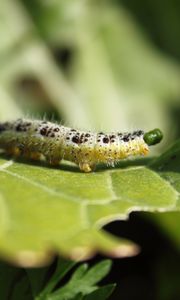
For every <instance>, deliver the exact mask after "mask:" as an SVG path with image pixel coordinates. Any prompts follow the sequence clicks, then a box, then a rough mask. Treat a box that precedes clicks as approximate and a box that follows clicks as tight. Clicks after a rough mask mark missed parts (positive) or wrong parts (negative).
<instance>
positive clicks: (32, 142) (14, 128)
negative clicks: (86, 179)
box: [0, 119, 149, 172]
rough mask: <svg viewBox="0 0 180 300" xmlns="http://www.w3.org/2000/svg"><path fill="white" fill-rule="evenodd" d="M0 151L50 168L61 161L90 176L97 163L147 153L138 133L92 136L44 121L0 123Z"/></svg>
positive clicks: (96, 134)
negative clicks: (38, 161) (43, 161)
mask: <svg viewBox="0 0 180 300" xmlns="http://www.w3.org/2000/svg"><path fill="white" fill-rule="evenodd" d="M0 149H4V151H5V152H6V153H8V154H11V155H13V156H24V157H26V158H29V159H36V160H39V159H41V157H42V156H43V157H45V159H46V160H47V161H48V162H49V163H50V164H53V165H58V164H59V163H60V161H61V160H62V159H65V160H68V161H71V162H74V163H76V164H77V165H78V166H79V168H80V170H82V171H84V172H90V171H92V170H93V168H94V166H95V165H97V164H98V163H107V164H109V165H114V164H115V163H116V162H118V161H119V160H121V159H124V158H126V157H129V156H134V155H146V154H147V153H148V151H149V147H148V144H147V143H146V142H145V140H144V132H143V131H142V130H138V131H134V132H132V133H120V132H116V133H113V132H112V133H108V134H106V133H103V132H99V133H93V132H84V131H78V130H76V129H72V128H68V127H65V126H61V125H57V124H54V123H51V122H47V121H39V120H37V121H35V120H33V121H32V120H24V119H18V120H16V121H14V122H6V123H0Z"/></svg>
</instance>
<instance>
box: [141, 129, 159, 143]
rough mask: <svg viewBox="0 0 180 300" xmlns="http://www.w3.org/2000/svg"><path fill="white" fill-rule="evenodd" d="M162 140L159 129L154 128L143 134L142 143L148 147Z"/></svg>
mask: <svg viewBox="0 0 180 300" xmlns="http://www.w3.org/2000/svg"><path fill="white" fill-rule="evenodd" d="M162 138H163V133H162V131H161V130H160V129H158V128H156V129H154V130H151V131H149V132H146V133H145V134H144V141H145V143H146V144H148V145H149V146H151V145H156V144H158V143H159V142H160V141H161V140H162Z"/></svg>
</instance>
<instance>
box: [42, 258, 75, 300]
mask: <svg viewBox="0 0 180 300" xmlns="http://www.w3.org/2000/svg"><path fill="white" fill-rule="evenodd" d="M74 265H75V262H73V261H70V260H65V259H62V258H61V259H60V260H58V263H57V266H56V270H55V272H54V274H53V276H52V277H51V280H50V281H49V282H48V283H47V284H46V287H45V288H44V289H43V291H42V292H41V293H40V294H39V295H38V297H37V300H44V299H45V297H46V296H47V295H48V294H49V293H50V292H52V291H53V289H54V288H55V286H56V285H57V283H58V282H59V281H60V280H62V278H63V277H64V276H65V275H66V274H67V273H68V272H69V271H70V270H71V269H72V268H73V266H74Z"/></svg>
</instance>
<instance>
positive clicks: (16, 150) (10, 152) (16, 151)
mask: <svg viewBox="0 0 180 300" xmlns="http://www.w3.org/2000/svg"><path fill="white" fill-rule="evenodd" d="M6 153H7V155H10V156H13V157H15V158H17V157H19V156H20V155H21V150H20V149H19V148H18V147H12V148H8V149H6Z"/></svg>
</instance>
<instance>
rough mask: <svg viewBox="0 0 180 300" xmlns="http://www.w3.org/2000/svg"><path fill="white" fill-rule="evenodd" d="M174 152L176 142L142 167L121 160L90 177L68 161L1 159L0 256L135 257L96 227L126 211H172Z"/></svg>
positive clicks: (41, 259) (27, 262)
mask: <svg viewBox="0 0 180 300" xmlns="http://www.w3.org/2000/svg"><path fill="white" fill-rule="evenodd" d="M179 149H180V147H179V142H178V143H177V144H176V145H175V146H173V147H172V148H171V149H170V150H168V151H167V152H166V153H165V154H163V155H162V157H160V158H157V159H155V160H152V161H150V163H149V164H146V165H144V166H143V165H142V166H139V165H137V166H135V163H136V162H135V161H134V162H133V165H134V166H131V167H130V164H131V162H125V163H124V164H123V163H122V164H119V166H117V168H114V169H105V168H104V169H103V168H98V169H97V171H96V172H93V173H90V174H84V173H81V172H80V171H79V170H78V169H77V168H76V167H75V166H72V165H70V164H68V163H65V164H63V165H61V166H60V167H58V168H49V167H48V166H46V165H43V163H42V164H41V163H39V164H30V163H29V164H27V163H26V164H25V163H24V162H13V161H8V160H7V159H5V158H3V157H2V158H1V159H0V207H1V210H0V214H1V218H0V222H1V223H0V224H1V226H0V253H1V256H3V257H5V258H6V259H10V260H15V261H16V263H18V264H20V265H23V266H36V265H41V264H44V263H45V262H47V261H48V260H49V259H50V258H51V257H52V253H53V252H56V253H60V254H62V255H64V256H66V257H71V258H72V259H85V258H87V257H89V256H91V255H92V254H94V252H96V251H99V252H102V253H105V254H108V255H110V256H117V257H119V256H128V255H133V254H135V253H136V252H137V247H136V245H134V244H133V243H132V242H130V241H127V240H125V239H119V238H116V237H114V236H112V235H111V234H109V233H107V232H105V231H104V230H103V229H102V226H103V225H105V224H107V223H108V222H110V221H112V220H117V219H118V220H123V219H126V218H127V217H128V215H129V213H130V212H132V211H155V212H165V211H170V210H172V211H176V210H178V209H179V206H180V205H179V188H180V178H179V177H180V176H179V164H178V162H179V157H180V151H179ZM137 163H138V161H137ZM164 166H166V168H165V167H164Z"/></svg>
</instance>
